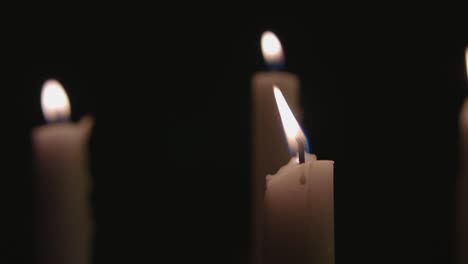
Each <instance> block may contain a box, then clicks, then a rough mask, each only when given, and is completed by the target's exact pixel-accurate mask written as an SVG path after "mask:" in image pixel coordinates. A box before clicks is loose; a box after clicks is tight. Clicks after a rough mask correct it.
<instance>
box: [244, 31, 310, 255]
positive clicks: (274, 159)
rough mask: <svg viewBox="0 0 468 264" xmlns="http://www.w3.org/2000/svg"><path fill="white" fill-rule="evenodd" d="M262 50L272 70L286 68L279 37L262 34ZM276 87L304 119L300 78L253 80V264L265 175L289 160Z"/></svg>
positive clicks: (268, 75)
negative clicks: (276, 99)
mask: <svg viewBox="0 0 468 264" xmlns="http://www.w3.org/2000/svg"><path fill="white" fill-rule="evenodd" d="M261 48H262V53H263V57H264V59H265V62H266V63H267V64H268V65H269V66H270V67H271V68H276V69H278V68H280V67H281V66H283V65H284V57H285V56H284V52H283V49H282V46H281V43H280V41H279V40H278V38H277V37H276V36H275V35H274V34H273V33H272V32H270V31H267V32H265V33H263V35H262V38H261ZM273 85H277V86H278V87H281V91H282V92H283V94H284V96H285V97H286V99H287V100H288V102H289V103H290V107H291V109H292V111H293V113H294V114H295V115H296V116H297V117H299V119H301V118H300V117H301V110H300V107H299V103H300V102H299V101H300V100H299V99H300V98H299V85H300V84H299V78H298V77H297V76H296V75H294V74H292V73H289V72H284V71H270V72H258V73H256V74H254V76H253V78H252V119H251V121H252V137H253V138H252V174H253V177H252V180H253V182H252V194H253V204H252V213H253V230H254V233H253V252H254V260H253V261H254V262H255V263H257V264H260V263H262V259H261V258H262V256H263V254H262V253H261V252H262V248H263V245H262V242H263V235H262V230H263V197H264V194H265V186H266V183H265V175H267V174H272V173H274V172H275V171H276V170H278V168H279V167H281V166H282V165H284V164H285V163H286V162H287V161H288V160H289V155H288V147H287V145H286V144H281V143H282V142H284V133H283V128H282V126H281V121H280V117H279V114H278V110H277V107H276V103H275V99H274V95H273V91H272V89H271V88H272V87H273Z"/></svg>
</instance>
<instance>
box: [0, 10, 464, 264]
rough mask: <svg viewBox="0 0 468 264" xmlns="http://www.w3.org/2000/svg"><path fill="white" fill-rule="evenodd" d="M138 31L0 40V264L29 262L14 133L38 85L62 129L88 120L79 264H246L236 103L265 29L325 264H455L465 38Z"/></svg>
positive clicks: (151, 23)
mask: <svg viewBox="0 0 468 264" xmlns="http://www.w3.org/2000/svg"><path fill="white" fill-rule="evenodd" d="M155 17H156V15H152V16H151V15H141V16H136V18H135V19H126V18H125V17H115V18H112V19H110V18H109V19H102V20H100V21H99V22H94V21H93V22H92V23H91V22H89V21H88V20H86V19H84V20H86V22H88V23H83V20H81V21H77V22H75V23H72V24H71V25H68V24H67V26H64V27H60V25H58V24H59V23H51V25H47V26H43V27H42V26H38V27H37V28H34V29H29V30H26V31H23V30H16V29H14V30H11V32H9V33H4V36H5V38H4V39H5V42H4V45H5V47H4V48H3V50H2V54H3V57H4V58H5V59H4V60H3V61H2V63H3V64H4V65H3V66H4V67H3V70H2V74H1V75H2V82H3V85H4V87H2V92H4V95H3V96H2V97H1V98H2V106H3V107H5V108H4V110H3V113H4V117H5V118H4V122H3V125H2V129H3V132H4V133H5V137H4V138H3V140H2V141H3V142H4V144H3V145H4V147H3V148H2V153H3V155H4V157H3V158H2V160H3V162H2V163H3V166H4V169H3V173H2V174H3V175H2V197H3V198H2V200H3V201H4V205H3V211H4V214H3V215H4V217H3V220H4V221H5V223H4V224H3V225H2V231H1V232H2V235H1V237H2V238H1V240H2V243H4V246H3V247H2V248H3V249H4V250H3V251H2V252H4V253H3V254H2V257H1V258H3V257H5V259H6V260H5V261H3V262H4V263H34V262H35V253H34V247H35V246H34V241H35V240H34V239H35V237H36V236H35V231H34V219H35V218H34V217H35V214H36V213H35V211H34V210H35V207H34V206H33V205H34V182H33V175H34V173H33V172H34V170H33V168H32V152H31V143H30V130H31V129H32V128H33V127H34V126H38V125H42V124H43V123H44V120H43V117H42V114H41V111H40V102H39V95H40V87H41V85H42V83H43V81H45V80H46V79H47V78H51V77H53V78H57V79H58V80H60V81H61V82H62V83H63V85H64V87H65V88H66V90H67V93H68V94H69V97H70V99H71V105H72V119H73V120H74V121H76V120H78V119H79V118H80V117H81V116H83V115H84V114H87V113H89V114H92V115H93V116H94V117H95V118H96V127H95V129H94V133H93V136H92V138H91V161H92V174H93V184H94V195H93V205H94V214H95V219H96V225H97V233H96V240H95V253H94V254H95V262H96V263H113V262H116V261H124V262H128V263H138V262H141V263H143V262H145V263H155V262H163V261H162V259H165V258H169V260H166V261H164V262H166V263H179V262H182V261H191V262H198V261H200V262H204V263H247V262H248V261H249V255H250V253H251V252H250V249H249V247H250V244H249V243H250V242H249V238H250V226H249V221H250V211H249V210H250V159H249V157H250V150H249V140H250V124H249V118H250V105H249V103H250V98H249V96H250V90H249V89H250V79H251V77H252V75H253V74H254V73H255V72H256V71H262V70H266V67H265V65H264V63H263V60H262V58H261V53H260V49H259V38H260V35H261V33H262V32H263V31H264V30H267V29H270V30H273V31H274V32H276V33H277V34H278V36H279V38H280V39H281V41H282V43H283V47H284V48H285V52H286V68H287V70H288V71H290V72H293V73H296V74H297V75H298V76H299V77H300V79H301V82H302V99H301V100H302V104H303V107H304V109H305V115H306V116H305V121H304V124H303V125H304V128H305V130H306V133H307V135H308V136H309V139H310V141H311V145H312V150H313V152H314V153H316V154H317V155H318V157H319V158H320V159H333V160H335V219H336V254H337V256H336V259H337V263H354V262H357V263H363V262H365V263H367V262H368V263H375V262H380V263H382V262H385V261H388V262H389V263H395V262H404V263H406V262H408V263H454V259H455V232H456V230H455V225H454V222H455V193H454V188H455V181H456V175H457V172H458V166H459V165H458V145H457V143H458V127H457V119H458V112H459V109H460V107H461V103H462V101H463V97H464V95H465V90H466V89H467V85H468V84H467V82H466V77H465V69H464V47H465V46H466V45H468V38H467V33H466V32H467V30H466V29H467V27H464V24H462V23H459V22H457V23H455V22H454V23H448V22H447V21H444V23H442V22H441V20H442V19H438V18H437V17H435V18H431V19H424V20H423V19H420V18H414V19H409V18H406V19H402V18H401V17H393V16H389V17H388V19H383V18H380V19H378V18H379V14H378V13H376V16H375V17H372V18H369V19H362V22H361V20H358V19H357V17H354V16H350V17H340V16H339V15H337V14H335V15H334V16H333V14H331V15H330V16H327V15H320V11H319V10H317V11H314V12H312V14H310V16H307V17H303V16H290V17H284V16H278V15H275V16H273V15H272V16H268V17H265V16H263V17H257V18H244V17H242V16H238V17H237V18H232V19H230V18H227V17H223V18H221V17H216V18H215V17H198V16H193V17H185V18H184V19H182V18H169V19H158V18H155ZM410 17H411V16H410ZM202 19H205V20H204V22H202ZM57 21H59V19H58V20H57ZM57 21H56V22H57ZM10 33H11V36H10ZM7 34H8V35H7ZM6 36H8V37H6Z"/></svg>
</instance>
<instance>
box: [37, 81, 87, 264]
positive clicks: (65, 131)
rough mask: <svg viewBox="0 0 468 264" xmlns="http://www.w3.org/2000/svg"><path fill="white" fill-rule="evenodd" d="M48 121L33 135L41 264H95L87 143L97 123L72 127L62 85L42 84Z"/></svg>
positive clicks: (56, 83) (83, 119)
mask: <svg viewBox="0 0 468 264" xmlns="http://www.w3.org/2000/svg"><path fill="white" fill-rule="evenodd" d="M41 103H42V110H43V113H44V116H45V119H46V120H47V121H48V122H50V123H53V124H50V125H46V126H41V127H38V128H35V129H34V131H33V133H32V140H33V147H34V154H35V162H36V166H37V170H38V181H37V182H38V184H37V187H38V189H37V193H38V202H39V217H40V218H39V223H40V226H39V228H40V230H39V235H40V236H39V243H40V252H39V254H40V260H41V263H47V264H59V263H60V264H64V263H67V264H88V263H90V262H91V240H92V219H91V211H90V210H91V208H90V206H89V201H88V199H89V193H90V189H91V186H90V181H91V179H90V174H89V169H88V157H87V141H88V139H89V136H90V133H91V129H92V126H93V120H92V118H90V117H84V118H82V119H81V121H80V122H79V123H78V124H73V123H71V122H68V121H67V120H68V118H69V116H70V105H69V101H68V97H67V95H66V93H65V91H64V90H63V87H62V86H61V84H60V83H59V82H58V81H56V80H48V81H47V82H45V83H44V86H43V88H42V94H41Z"/></svg>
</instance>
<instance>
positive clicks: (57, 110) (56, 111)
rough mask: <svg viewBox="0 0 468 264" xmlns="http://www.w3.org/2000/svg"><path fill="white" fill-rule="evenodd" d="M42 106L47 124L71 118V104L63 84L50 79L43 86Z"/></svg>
mask: <svg viewBox="0 0 468 264" xmlns="http://www.w3.org/2000/svg"><path fill="white" fill-rule="evenodd" d="M41 106H42V112H43V114H44V118H45V119H46V120H47V122H57V121H62V120H66V119H68V118H69V117H70V102H69V100H68V96H67V94H66V93H65V90H64V89H63V86H62V84H60V82H58V81H57V80H54V79H49V80H47V81H46V82H44V85H42V91H41Z"/></svg>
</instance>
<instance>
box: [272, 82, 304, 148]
mask: <svg viewBox="0 0 468 264" xmlns="http://www.w3.org/2000/svg"><path fill="white" fill-rule="evenodd" d="M273 92H274V94H275V99H276V104H277V106H278V111H279V113H280V117H281V122H282V123H283V129H284V133H285V134H286V139H287V141H288V146H289V150H290V151H291V153H292V154H293V155H296V154H297V151H298V150H299V146H298V140H299V141H300V142H302V143H303V144H304V148H305V150H306V151H307V150H308V143H307V138H306V137H305V135H304V132H303V131H302V129H301V127H300V126H299V123H298V122H297V120H296V118H295V117H294V115H293V113H292V111H291V109H290V108H289V105H288V103H287V102H286V99H284V96H283V93H282V92H281V90H280V89H279V88H278V87H276V86H273Z"/></svg>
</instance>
